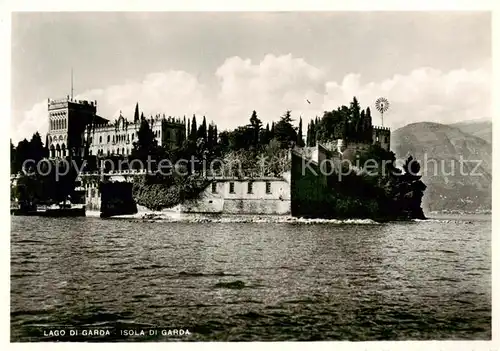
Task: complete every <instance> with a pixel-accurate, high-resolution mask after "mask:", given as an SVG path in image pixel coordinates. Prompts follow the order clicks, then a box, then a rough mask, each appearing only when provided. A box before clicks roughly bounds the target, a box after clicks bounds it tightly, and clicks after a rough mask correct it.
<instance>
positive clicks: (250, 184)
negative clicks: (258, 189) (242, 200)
mask: <svg viewBox="0 0 500 351" xmlns="http://www.w3.org/2000/svg"><path fill="white" fill-rule="evenodd" d="M248 193H249V194H252V193H253V182H251V181H250V182H248Z"/></svg>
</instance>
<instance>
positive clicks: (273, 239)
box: [11, 217, 491, 341]
mask: <svg viewBox="0 0 500 351" xmlns="http://www.w3.org/2000/svg"><path fill="white" fill-rule="evenodd" d="M490 239H491V222H490V218H489V217H483V218H481V217H476V218H472V219H470V218H469V219H466V220H465V219H447V220H431V221H426V222H414V223H391V224H383V225H368V224H362V225H353V224H349V225H348V224H287V223H281V224H264V223H254V224H251V223H249V224H242V223H204V224H199V223H185V222H178V223H149V222H134V221H129V220H101V219H97V218H73V219H63V218H61V219H46V218H33V217H13V218H12V233H11V255H12V257H11V340H12V341H42V340H51V338H47V337H44V336H43V331H47V330H49V331H50V330H54V329H60V328H58V327H59V326H66V328H67V327H75V328H76V327H81V328H84V329H85V328H87V329H88V328H91V327H98V328H109V329H111V330H115V331H116V330H118V329H120V328H121V329H125V330H130V329H132V330H140V329H141V328H148V327H154V326H156V327H161V328H182V329H186V328H187V329H188V330H189V332H190V335H189V336H183V337H177V338H175V337H161V336H158V337H156V338H153V340H266V341H267V340H276V341H277V340H398V339H412V340H421V339H491V249H490ZM226 283H230V284H226ZM231 283H232V284H231ZM61 328H62V327H61ZM113 335H114V336H112V337H111V339H110V337H107V338H106V339H105V340H107V341H109V340H112V339H116V340H129V341H131V340H141V341H144V340H145V339H144V338H141V337H137V338H131V337H125V336H121V335H119V334H118V333H115V334H113ZM71 340H75V341H76V340H77V338H73V339H71ZM82 340H85V341H98V340H101V339H99V338H98V337H94V338H90V337H87V338H83V339H82Z"/></svg>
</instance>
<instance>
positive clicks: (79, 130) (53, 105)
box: [47, 96, 97, 157]
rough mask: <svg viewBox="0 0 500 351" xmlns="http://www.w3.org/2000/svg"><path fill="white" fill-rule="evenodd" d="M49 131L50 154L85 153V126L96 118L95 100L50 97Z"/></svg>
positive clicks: (64, 155) (73, 154) (72, 154)
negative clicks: (53, 98) (55, 98)
mask: <svg viewBox="0 0 500 351" xmlns="http://www.w3.org/2000/svg"><path fill="white" fill-rule="evenodd" d="M47 105H48V112H49V116H48V117H49V132H48V134H47V140H48V148H49V156H50V157H66V156H82V155H83V154H84V147H85V139H84V132H85V127H86V126H88V125H89V124H91V123H92V122H93V121H94V120H95V118H96V107H97V106H96V105H97V102H95V101H87V100H75V99H71V98H70V97H69V96H67V97H66V99H60V100H51V99H48V103H47Z"/></svg>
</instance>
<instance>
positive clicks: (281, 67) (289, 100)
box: [12, 54, 491, 141]
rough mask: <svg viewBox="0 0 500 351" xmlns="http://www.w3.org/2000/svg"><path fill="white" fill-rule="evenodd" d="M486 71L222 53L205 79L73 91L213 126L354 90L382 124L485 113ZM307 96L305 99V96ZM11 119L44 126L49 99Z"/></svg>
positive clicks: (341, 99)
mask: <svg viewBox="0 0 500 351" xmlns="http://www.w3.org/2000/svg"><path fill="white" fill-rule="evenodd" d="M490 75H491V73H490V70H489V69H488V68H481V69H476V70H466V69H461V70H454V71H449V72H442V71H440V70H436V69H433V68H427V67H422V68H418V69H415V70H413V71H411V72H408V73H407V74H405V75H395V76H393V77H392V78H388V79H385V80H381V81H377V82H364V81H363V77H362V75H361V74H359V73H349V74H347V75H345V76H344V77H343V79H342V80H341V81H339V82H336V81H332V80H328V77H327V74H326V72H325V70H322V69H321V68H318V67H315V66H313V65H311V64H309V63H307V62H306V61H305V60H304V59H302V58H295V57H293V56H292V55H291V54H288V55H282V56H274V55H266V56H265V57H264V58H263V59H262V60H261V61H260V62H255V63H254V62H252V61H251V60H250V59H242V58H240V57H237V56H235V57H230V58H227V59H226V60H225V61H224V62H223V63H222V65H221V66H220V67H219V68H218V69H217V70H216V71H215V72H214V77H215V78H216V84H212V83H210V84H209V85H205V84H204V83H202V82H200V81H199V80H198V78H197V77H196V76H195V75H194V74H191V73H189V72H184V71H176V70H171V71H164V72H156V73H151V74H149V75H147V76H145V77H144V79H142V80H140V81H129V82H126V83H124V84H120V85H112V86H109V87H106V88H103V89H95V90H90V91H87V92H84V93H82V94H80V95H78V96H77V98H79V99H89V100H97V101H98V114H99V115H101V116H103V117H105V118H108V119H114V118H116V117H117V116H118V115H119V113H120V110H121V111H122V112H123V115H124V116H125V117H127V118H129V119H131V118H132V117H133V116H132V114H133V111H134V107H135V103H136V102H137V101H138V102H139V106H140V108H141V110H142V111H144V114H145V115H150V114H153V115H154V114H157V113H160V114H163V113H165V114H166V115H167V116H169V115H171V116H183V115H186V116H188V117H190V116H191V115H192V114H196V115H200V116H201V115H206V116H207V120H209V121H210V120H214V121H215V122H216V123H217V125H218V126H219V129H220V130H222V129H225V128H234V127H236V126H238V125H243V124H246V123H248V119H249V117H250V115H251V112H252V110H256V111H257V113H258V115H259V117H260V118H261V119H262V120H263V121H264V123H266V122H271V121H273V120H277V119H278V118H279V116H280V115H282V114H283V113H284V111H286V110H292V116H293V117H295V118H296V119H298V117H299V116H301V115H302V116H303V118H304V119H305V120H308V119H309V118H312V117H314V116H316V115H321V114H322V112H323V111H324V110H332V109H336V108H337V107H338V106H340V105H342V104H349V102H350V101H351V100H352V97H353V96H356V97H357V98H358V100H359V101H360V104H361V106H362V107H363V108H364V107H366V106H370V107H371V109H372V115H373V116H374V123H376V124H378V123H380V120H379V114H378V112H376V110H375V107H374V104H375V100H376V99H377V98H378V97H381V96H383V97H385V98H387V99H388V100H389V101H390V103H391V107H390V110H389V111H388V112H387V113H386V114H385V115H384V124H385V125H387V126H390V127H393V128H397V127H401V126H403V125H405V124H408V123H412V122H418V121H434V122H440V123H453V122H458V121H463V120H468V119H482V118H485V117H491V110H490V108H491V80H490ZM307 100H309V101H310V103H308V102H307ZM23 117H24V118H23V119H22V121H20V122H19V123H17V124H15V125H13V127H15V128H14V129H13V131H12V132H13V133H12V134H13V139H14V140H15V141H18V140H20V139H22V138H24V137H30V136H31V134H32V133H33V132H35V131H37V130H38V131H40V132H41V133H42V135H43V134H45V133H46V131H47V102H46V101H44V102H40V103H37V104H35V105H34V106H33V107H32V108H31V109H30V110H29V111H26V112H25V113H24V116H23Z"/></svg>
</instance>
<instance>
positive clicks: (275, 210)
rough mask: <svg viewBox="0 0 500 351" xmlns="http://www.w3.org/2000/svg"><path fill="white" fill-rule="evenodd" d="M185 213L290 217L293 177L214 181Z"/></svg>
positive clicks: (183, 206)
mask: <svg viewBox="0 0 500 351" xmlns="http://www.w3.org/2000/svg"><path fill="white" fill-rule="evenodd" d="M180 211H181V212H183V213H220V214H222V213H224V214H265V215H290V214H291V193H290V173H286V174H284V175H283V177H266V178H264V177H262V178H247V179H238V178H214V179H212V182H211V183H210V184H209V185H208V186H207V187H206V188H205V190H203V191H202V193H201V194H200V197H199V199H196V200H188V201H184V202H183V203H182V204H181V206H180Z"/></svg>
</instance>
